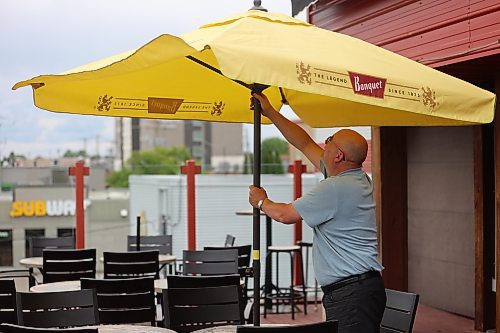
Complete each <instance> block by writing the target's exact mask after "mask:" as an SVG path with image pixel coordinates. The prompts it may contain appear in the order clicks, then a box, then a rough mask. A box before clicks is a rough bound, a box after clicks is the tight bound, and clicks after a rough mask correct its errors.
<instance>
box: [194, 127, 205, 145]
mask: <svg viewBox="0 0 500 333" xmlns="http://www.w3.org/2000/svg"><path fill="white" fill-rule="evenodd" d="M202 141H203V131H202V130H201V128H195V129H193V142H202Z"/></svg>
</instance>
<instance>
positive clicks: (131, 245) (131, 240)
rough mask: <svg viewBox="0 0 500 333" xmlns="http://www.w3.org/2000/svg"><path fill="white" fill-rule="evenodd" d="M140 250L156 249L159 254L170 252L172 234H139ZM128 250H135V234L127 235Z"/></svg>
mask: <svg viewBox="0 0 500 333" xmlns="http://www.w3.org/2000/svg"><path fill="white" fill-rule="evenodd" d="M139 246H140V251H148V250H158V252H159V253H160V254H172V235H158V236H141V237H140V242H139ZM127 248H128V251H129V252H130V251H137V236H127Z"/></svg>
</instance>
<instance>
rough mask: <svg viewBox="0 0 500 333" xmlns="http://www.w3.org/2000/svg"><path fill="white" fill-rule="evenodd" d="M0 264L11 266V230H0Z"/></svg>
mask: <svg viewBox="0 0 500 333" xmlns="http://www.w3.org/2000/svg"><path fill="white" fill-rule="evenodd" d="M0 266H13V264H12V230H0Z"/></svg>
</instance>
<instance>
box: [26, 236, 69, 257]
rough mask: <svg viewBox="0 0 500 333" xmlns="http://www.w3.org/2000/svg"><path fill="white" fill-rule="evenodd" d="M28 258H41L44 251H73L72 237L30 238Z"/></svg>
mask: <svg viewBox="0 0 500 333" xmlns="http://www.w3.org/2000/svg"><path fill="white" fill-rule="evenodd" d="M28 244H29V256H30V257H41V256H42V251H43V250H44V249H74V248H75V240H74V238H73V237H31V238H30V239H29V240H28Z"/></svg>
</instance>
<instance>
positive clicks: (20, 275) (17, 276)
mask: <svg viewBox="0 0 500 333" xmlns="http://www.w3.org/2000/svg"><path fill="white" fill-rule="evenodd" d="M0 279H2V280H3V279H14V281H15V280H21V279H26V282H27V286H28V288H31V287H33V286H34V285H35V279H34V278H33V274H31V271H30V270H29V269H28V268H15V269H6V270H0Z"/></svg>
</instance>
